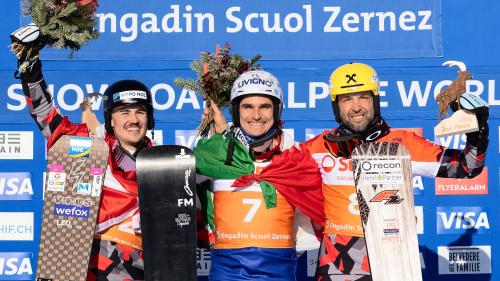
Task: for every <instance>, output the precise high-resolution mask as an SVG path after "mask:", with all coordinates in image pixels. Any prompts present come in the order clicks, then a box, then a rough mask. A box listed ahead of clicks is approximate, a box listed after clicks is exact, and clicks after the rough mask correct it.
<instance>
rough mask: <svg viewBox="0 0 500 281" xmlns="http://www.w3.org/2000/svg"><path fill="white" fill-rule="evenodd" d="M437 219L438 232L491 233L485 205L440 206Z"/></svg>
mask: <svg viewBox="0 0 500 281" xmlns="http://www.w3.org/2000/svg"><path fill="white" fill-rule="evenodd" d="M436 220H437V233H438V234H464V233H466V232H471V233H474V234H486V233H490V223H489V220H488V212H487V210H486V208H484V207H438V208H437V218H436Z"/></svg>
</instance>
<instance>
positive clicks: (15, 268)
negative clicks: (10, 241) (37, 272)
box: [0, 252, 34, 280]
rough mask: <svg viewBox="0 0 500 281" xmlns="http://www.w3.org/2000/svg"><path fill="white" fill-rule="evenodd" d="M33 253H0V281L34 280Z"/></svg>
mask: <svg viewBox="0 0 500 281" xmlns="http://www.w3.org/2000/svg"><path fill="white" fill-rule="evenodd" d="M32 257H33V254H32V253H26V252H0V280H33V277H34V276H33V268H32V266H31V258H32Z"/></svg>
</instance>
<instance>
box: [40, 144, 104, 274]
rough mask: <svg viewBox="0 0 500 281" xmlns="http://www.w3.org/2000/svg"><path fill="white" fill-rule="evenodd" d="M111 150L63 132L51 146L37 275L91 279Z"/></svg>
mask: <svg viewBox="0 0 500 281" xmlns="http://www.w3.org/2000/svg"><path fill="white" fill-rule="evenodd" d="M108 150H109V148H108V145H107V144H106V142H105V141H104V140H102V139H98V138H90V137H77V136H62V137H60V138H59V140H57V142H56V143H55V144H54V145H53V146H52V147H51V148H50V150H49V151H48V153H47V172H46V179H45V193H44V197H45V198H44V206H43V218H42V228H41V234H40V246H39V250H38V264H37V271H36V280H37V281H59V280H60V281H85V280H86V276H87V270H88V264H89V256H90V250H91V247H92V240H93V236H94V232H95V225H96V220H97V213H98V210H99V202H100V199H101V187H102V183H103V178H104V173H105V171H106V165H107V162H108Z"/></svg>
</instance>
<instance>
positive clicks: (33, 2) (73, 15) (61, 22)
mask: <svg viewBox="0 0 500 281" xmlns="http://www.w3.org/2000/svg"><path fill="white" fill-rule="evenodd" d="M96 8H97V0H26V1H25V3H24V10H25V13H26V14H27V15H30V16H31V17H32V19H33V22H34V23H35V24H36V25H37V26H38V28H40V32H41V34H42V36H41V38H40V39H38V40H37V41H36V42H34V43H30V44H27V45H25V44H22V43H20V42H13V43H12V45H11V46H10V47H11V50H12V52H13V53H14V54H15V55H16V56H17V57H18V58H19V59H20V60H22V61H24V62H25V63H24V64H26V65H23V66H22V67H20V71H21V72H23V71H25V70H26V68H28V67H29V66H30V65H32V64H33V63H34V61H36V60H37V59H38V51H39V50H40V49H41V48H43V47H44V46H45V45H49V46H51V47H55V48H69V49H71V54H70V56H71V57H72V56H73V54H74V52H75V51H77V50H78V49H80V47H81V46H82V45H84V44H86V43H87V41H88V40H90V39H97V38H98V37H99V33H97V31H95V30H94V26H95V24H96V21H95V10H96Z"/></svg>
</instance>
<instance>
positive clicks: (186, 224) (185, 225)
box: [136, 145, 197, 281]
mask: <svg viewBox="0 0 500 281" xmlns="http://www.w3.org/2000/svg"><path fill="white" fill-rule="evenodd" d="M136 168H137V184H138V186H139V209H140V211H141V233H142V247H143V259H144V277H145V280H148V281H157V280H169V281H181V280H182V281H190V280H196V278H197V277H196V205H195V200H196V196H195V194H196V167H195V158H194V154H193V152H192V151H191V150H190V149H189V148H187V147H184V146H179V145H161V146H155V147H150V148H146V149H143V150H142V151H141V152H139V154H138V155H137V160H136Z"/></svg>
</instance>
